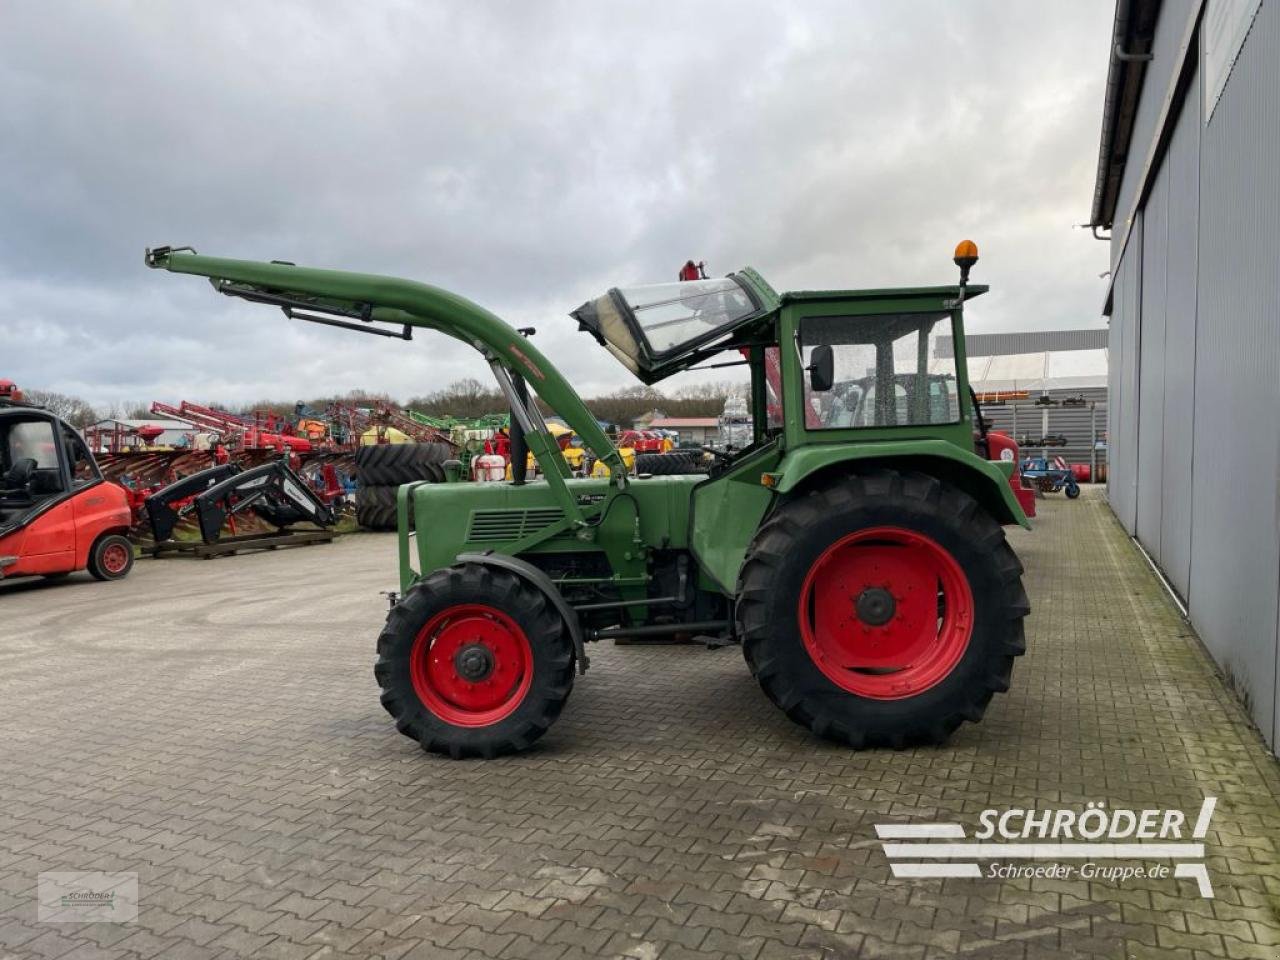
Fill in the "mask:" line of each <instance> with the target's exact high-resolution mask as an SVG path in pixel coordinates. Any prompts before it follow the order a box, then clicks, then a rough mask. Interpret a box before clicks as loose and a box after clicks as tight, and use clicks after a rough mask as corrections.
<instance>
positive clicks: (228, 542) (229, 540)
mask: <svg viewBox="0 0 1280 960" xmlns="http://www.w3.org/2000/svg"><path fill="white" fill-rule="evenodd" d="M337 535H338V534H337V533H336V532H335V531H333V530H281V531H279V532H278V533H269V534H266V535H259V534H244V535H242V536H238V537H223V538H222V539H221V540H216V541H214V542H213V543H201V542H199V541H180V540H166V541H164V542H163V543H157V544H153V545H150V546H146V547H143V548H142V550H143V552H144V553H146V554H149V555H150V556H153V557H162V556H164V555H166V554H175V553H185V554H189V555H191V556H193V557H199V558H200V559H202V560H210V559H212V558H213V557H221V556H225V555H228V554H229V555H231V556H235V555H236V554H237V553H241V552H243V551H246V550H277V549H279V548H280V547H305V546H310V545H311V544H313V543H332V542H333V539H334V537H336V536H337Z"/></svg>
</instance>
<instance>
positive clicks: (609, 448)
mask: <svg viewBox="0 0 1280 960" xmlns="http://www.w3.org/2000/svg"><path fill="white" fill-rule="evenodd" d="M146 263H147V266H149V267H154V268H157V269H164V270H169V271H171V272H173V273H189V274H194V275H196V276H202V277H208V278H209V279H210V281H211V282H212V283H213V286H214V288H215V289H216V290H218V292H220V293H224V294H227V295H228V296H236V297H242V298H244V299H247V300H252V301H256V302H261V303H269V304H274V305H277V306H280V307H282V308H284V310H285V313H286V314H287V315H289V316H296V317H299V318H303V319H306V318H308V317H307V314H322V315H324V322H330V323H336V324H337V325H339V326H350V327H355V328H357V329H367V330H371V331H372V330H377V331H379V332H383V333H386V332H388V331H387V330H386V328H385V327H378V326H376V325H377V324H389V325H392V326H395V327H401V328H403V329H404V330H405V335H406V336H407V334H408V328H411V327H424V328H427V329H431V330H438V331H440V332H441V333H444V334H447V335H448V336H451V337H454V338H455V339H457V340H461V341H462V342H463V343H466V344H468V345H469V346H472V347H474V348H475V349H477V350H479V351H480V352H481V353H482V354H483V355H484V356H485V358H486V359H487V360H488V361H489V363H490V365H491V366H492V367H493V369H494V373H495V375H496V376H497V377H498V382H499V385H500V386H502V387H503V390H504V392H507V388H508V385H509V383H510V375H511V374H513V373H514V374H519V375H520V376H522V377H524V379H525V381H526V382H527V383H528V384H529V385H530V386H532V387H533V389H534V391H535V392H536V393H537V395H538V396H539V397H541V398H542V399H543V400H545V401H546V402H547V403H548V404H549V405H550V406H551V407H552V408H553V409H554V410H555V411H556V412H557V413H559V414H560V416H562V417H564V419H565V422H566V423H567V424H568V425H569V426H570V427H571V428H572V429H573V430H574V431H575V432H576V433H577V434H578V436H580V437H581V438H582V440H583V443H585V444H586V446H587V448H588V449H589V450H591V451H592V453H594V454H595V455H596V457H597V458H599V459H600V460H601V461H603V462H604V464H605V465H606V467H607V468H608V470H609V473H610V475H611V477H612V479H613V481H614V483H615V484H616V485H617V486H619V487H623V486H625V485H626V466H625V465H624V463H623V461H622V458H621V456H620V455H619V454H618V451H617V450H616V449H615V448H614V446H613V444H612V443H610V442H609V438H608V437H607V436H605V433H604V431H603V430H601V429H600V425H599V424H598V423H596V420H595V417H593V416H592V415H591V413H590V411H589V410H588V409H587V407H586V404H584V403H583V402H582V398H581V397H579V396H578V394H577V391H575V390H574V389H573V387H572V386H570V385H569V383H568V381H567V380H565V378H564V377H563V376H562V375H561V374H560V371H559V370H557V369H556V368H555V367H554V366H553V365H552V364H551V363H550V362H549V361H548V360H547V359H546V357H544V356H543V355H542V353H541V352H540V351H539V350H538V349H537V347H535V346H534V345H533V344H532V343H530V342H529V341H528V340H527V339H525V338H524V337H522V336H520V334H518V333H517V332H516V331H515V330H514V329H513V328H512V327H510V326H509V325H508V324H506V323H505V322H503V321H502V320H501V319H499V318H498V317H497V316H495V315H494V314H492V313H490V312H489V311H488V310H485V309H484V308H483V307H481V306H479V305H477V304H475V303H472V302H471V301H470V300H467V299H466V298H465V297H460V296H458V295H457V294H454V293H450V292H449V291H447V290H442V289H440V288H439V287H433V286H429V285H428V284H425V283H415V282H413V281H411V280H400V279H397V278H395V277H383V276H377V275H375V274H362V273H349V272H347V271H342V270H315V269H311V268H308V267H298V266H294V265H293V264H289V263H279V262H272V263H265V262H260V261H256V260H228V259H223V258H221V257H204V256H200V255H198V254H196V253H195V252H194V251H189V252H188V251H185V250H182V249H178V248H171V247H157V248H156V249H154V250H148V251H147V254H146ZM333 317H343V318H349V319H348V320H337V321H335V320H331V319H328V318H333ZM391 335H392V336H396V335H397V334H395V333H392V334H391ZM516 413H517V415H518V413H519V411H516ZM526 413H527V414H528V415H529V425H530V426H531V427H532V430H531V431H530V433H529V437H528V439H529V449H530V451H531V452H532V453H533V454H534V456H535V457H537V460H538V464H539V466H540V467H541V468H542V472H543V474H544V475H545V476H547V477H552V476H555V477H563V476H564V475H565V472H566V469H567V468H566V467H565V463H564V458H563V457H562V456H561V455H560V452H559V449H558V447H557V446H556V443H555V441H554V440H553V438H552V437H551V435H550V433H549V432H547V431H546V429H545V424H543V423H542V418H541V416H539V415H538V412H537V409H536V407H535V406H534V405H533V404H530V405H529V407H528V408H527V409H526ZM552 486H553V487H554V488H556V492H557V497H558V499H562V500H563V501H565V502H563V503H562V504H561V506H562V507H564V508H565V515H566V517H580V516H581V512H580V510H579V508H578V505H577V503H576V500H575V499H574V497H573V496H572V494H571V493H570V492H569V490H568V489H567V488H566V487H565V486H564V484H563V483H554V482H553V484H552Z"/></svg>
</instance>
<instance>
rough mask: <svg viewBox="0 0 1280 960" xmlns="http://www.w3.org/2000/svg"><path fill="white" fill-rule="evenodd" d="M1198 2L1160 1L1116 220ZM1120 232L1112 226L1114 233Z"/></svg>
mask: <svg viewBox="0 0 1280 960" xmlns="http://www.w3.org/2000/svg"><path fill="white" fill-rule="evenodd" d="M1198 6H1199V3H1198V2H1197V0H1164V3H1163V4H1161V7H1160V17H1159V19H1158V20H1157V21H1156V33H1155V37H1154V38H1153V40H1152V45H1151V52H1152V54H1154V57H1153V59H1152V60H1151V61H1150V62H1149V63H1148V64H1147V69H1146V73H1145V74H1144V77H1143V81H1142V99H1141V101H1140V102H1139V104H1138V113H1137V116H1135V117H1134V121H1133V138H1132V140H1131V141H1130V146H1129V163H1128V165H1127V166H1126V167H1125V172H1124V178H1123V180H1121V182H1120V193H1119V201H1118V202H1117V204H1116V221H1117V224H1120V223H1122V222H1123V221H1124V218H1125V217H1127V216H1129V211H1130V209H1131V208H1132V207H1133V198H1134V195H1135V194H1136V192H1137V189H1138V181H1139V180H1140V178H1141V177H1142V169H1143V166H1144V165H1145V164H1146V161H1147V155H1148V154H1149V153H1150V151H1151V145H1152V143H1153V142H1154V141H1155V139H1156V134H1157V124H1158V122H1159V120H1160V111H1161V109H1162V108H1163V106H1164V99H1165V94H1166V93H1167V92H1168V90H1169V89H1170V88H1171V87H1172V86H1173V80H1174V75H1175V73H1176V71H1177V68H1178V54H1179V52H1180V51H1181V50H1182V41H1183V39H1184V38H1185V37H1186V35H1187V28H1188V26H1189V24H1190V22H1191V17H1192V15H1193V14H1194V13H1195V11H1196V8H1197V7H1198ZM1121 232H1122V231H1121V230H1116V234H1117V235H1119V234H1120V233H1121ZM1118 255H1119V250H1116V249H1113V250H1112V262H1113V263H1114V262H1115V258H1116V256H1118Z"/></svg>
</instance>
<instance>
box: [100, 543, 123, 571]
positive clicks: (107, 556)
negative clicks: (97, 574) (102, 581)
mask: <svg viewBox="0 0 1280 960" xmlns="http://www.w3.org/2000/svg"><path fill="white" fill-rule="evenodd" d="M128 565H129V550H128V548H126V547H125V545H124V544H122V543H109V544H107V545H106V547H105V548H104V549H103V551H102V569H103V570H105V571H107V573H120V572H121V571H122V570H124V568H125V567H127V566H128Z"/></svg>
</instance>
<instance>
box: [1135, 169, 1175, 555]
mask: <svg viewBox="0 0 1280 960" xmlns="http://www.w3.org/2000/svg"><path fill="white" fill-rule="evenodd" d="M1168 170H1169V167H1168V164H1167V163H1165V164H1163V165H1161V167H1160V170H1159V172H1158V173H1157V174H1156V177H1155V182H1154V183H1153V184H1152V187H1151V193H1150V195H1149V196H1148V198H1147V203H1146V206H1145V207H1144V208H1143V211H1142V284H1141V286H1142V304H1141V309H1140V314H1139V316H1140V320H1139V323H1140V325H1141V332H1140V333H1139V337H1138V340H1139V343H1141V344H1142V349H1141V353H1140V354H1139V357H1138V417H1139V423H1138V443H1137V448H1136V449H1137V455H1138V462H1137V492H1136V494H1135V496H1136V499H1137V503H1136V507H1135V511H1134V513H1135V516H1136V528H1135V529H1136V533H1137V537H1138V539H1139V540H1140V541H1142V543H1143V544H1144V545H1145V546H1146V548H1147V551H1148V552H1149V553H1150V554H1151V555H1152V556H1156V557H1158V556H1160V505H1161V502H1162V499H1163V498H1162V496H1161V485H1162V484H1163V482H1164V363H1165V355H1164V338H1165V309H1166V297H1165V293H1166V287H1165V281H1166V274H1167V264H1168V257H1169V229H1168V221H1169V176H1168ZM1131 449H1132V448H1131Z"/></svg>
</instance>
